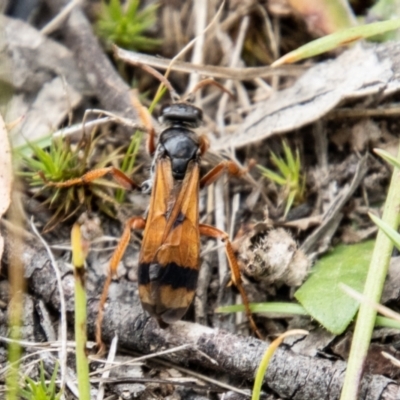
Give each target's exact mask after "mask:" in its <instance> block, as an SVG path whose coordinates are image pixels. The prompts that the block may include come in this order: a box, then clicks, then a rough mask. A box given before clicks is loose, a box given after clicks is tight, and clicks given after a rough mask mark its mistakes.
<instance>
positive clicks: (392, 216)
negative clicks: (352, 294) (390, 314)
mask: <svg viewBox="0 0 400 400" xmlns="http://www.w3.org/2000/svg"><path fill="white" fill-rule="evenodd" d="M397 159H400V149H399V152H398V155H397ZM398 180H399V169H397V168H395V169H394V170H393V174H392V179H391V182H390V187H389V192H388V195H387V199H386V203H385V207H384V211H383V216H382V220H383V221H385V222H386V223H387V224H389V225H390V226H391V227H392V228H393V229H397V227H398V225H399V205H400V185H399V184H398ZM392 250H393V242H392V241H391V240H390V239H389V238H388V237H387V236H386V235H385V233H384V232H383V231H382V230H379V231H378V234H377V237H376V242H375V247H374V251H373V253H372V258H371V263H370V268H369V271H368V276H367V280H366V282H365V287H364V296H366V297H367V298H368V299H370V300H371V301H373V302H376V303H379V301H380V298H381V295H382V290H383V285H384V283H385V279H386V275H387V270H388V267H389V262H390V258H391V255H392ZM349 267H351V266H349ZM375 319H376V310H375V309H373V308H372V307H371V306H370V305H369V304H367V303H362V304H361V305H360V310H359V312H358V316H357V321H356V326H355V330H354V335H353V340H352V344H351V350H350V356H349V361H348V364H347V371H346V376H345V380H344V384H343V389H342V394H341V397H340V399H341V400H356V399H357V394H358V388H359V383H360V380H361V376H362V373H363V367H364V362H365V359H366V357H367V353H368V347H369V343H370V340H371V336H372V331H373V328H374V325H375Z"/></svg>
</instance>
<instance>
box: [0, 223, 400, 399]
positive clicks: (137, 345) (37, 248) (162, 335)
mask: <svg viewBox="0 0 400 400" xmlns="http://www.w3.org/2000/svg"><path fill="white" fill-rule="evenodd" d="M0 230H1V233H2V234H3V236H4V238H5V255H6V257H5V261H7V260H8V259H9V258H10V257H11V256H12V255H13V253H15V251H16V248H14V243H15V240H14V238H15V235H16V234H18V235H23V236H24V239H25V248H24V252H23V254H22V258H23V262H24V265H25V271H26V277H27V279H28V280H29V285H30V289H31V291H32V292H33V293H35V294H36V295H37V296H40V297H41V298H43V299H44V301H45V302H47V303H48V304H50V305H51V306H52V307H53V308H55V309H57V310H58V309H59V304H60V301H59V295H58V293H59V292H58V290H57V283H56V278H55V276H54V274H53V271H52V268H51V263H50V260H49V258H48V255H47V253H46V251H45V249H44V248H43V247H42V246H41V245H40V244H39V243H38V241H37V240H36V239H35V238H33V237H31V236H30V235H27V234H23V233H21V232H15V230H14V229H13V228H12V227H10V225H9V224H5V223H4V224H2V225H1V227H0ZM14 256H15V254H14ZM59 268H60V270H61V272H62V273H63V286H64V291H65V296H66V303H67V309H68V311H70V315H71V316H72V310H73V275H72V271H71V270H70V269H69V268H68V266H67V265H66V264H64V263H63V262H62V261H59ZM88 278H89V279H88V284H87V287H88V316H89V320H88V327H89V330H90V334H91V335H92V336H93V333H94V322H95V318H96V315H97V310H98V297H99V291H98V288H99V287H100V284H99V282H98V278H96V277H95V274H94V273H92V271H89V276H88ZM96 279H97V281H96ZM136 289H137V288H136V284H134V283H132V282H130V283H128V284H127V282H126V281H124V280H122V279H121V281H120V282H118V283H117V282H114V283H113V284H112V287H111V289H110V301H109V302H108V304H107V307H106V311H105V317H104V324H103V339H104V340H105V341H111V339H112V338H113V336H114V334H115V333H116V332H117V333H118V336H119V343H120V344H121V346H124V347H127V348H129V349H130V350H136V351H139V352H141V353H145V354H147V353H153V352H156V351H160V350H165V349H168V348H171V347H176V346H180V345H183V344H190V345H191V346H190V348H188V349H184V350H182V351H180V352H178V353H174V354H170V355H166V356H165V357H164V358H165V359H167V360H169V361H171V362H173V363H176V364H180V365H186V366H187V365H196V366H201V367H203V368H207V369H212V370H218V371H223V372H224V373H226V374H229V375H230V376H231V377H232V378H241V379H245V380H248V381H253V379H254V374H255V371H256V369H257V367H258V364H259V362H260V360H261V358H262V355H263V354H264V352H265V349H266V347H267V345H268V344H267V343H265V342H263V341H260V340H258V339H255V338H252V337H241V336H238V335H234V334H231V333H227V332H224V331H222V330H218V329H212V328H208V327H205V326H202V325H199V324H194V323H189V322H178V323H176V324H174V325H172V326H170V327H169V328H168V329H165V330H163V329H160V328H158V326H157V324H156V322H155V321H154V320H153V319H152V318H150V317H148V316H147V315H146V314H144V313H143V311H142V309H141V307H140V305H139V301H138V299H137V295H136V293H137V290H136ZM116 296H118V298H116ZM345 368H346V364H345V363H344V362H342V361H335V362H333V361H331V360H326V359H322V358H316V357H307V356H303V355H299V354H296V353H294V352H292V351H291V350H288V349H285V348H281V349H278V350H277V352H276V353H275V355H274V357H273V359H272V361H271V364H270V366H269V368H268V371H267V374H266V377H265V385H264V387H265V388H266V389H269V390H271V391H273V392H274V393H276V394H278V395H279V396H280V397H281V398H282V399H289V398H290V399H294V400H315V399H321V400H322V399H323V400H327V399H331V400H333V399H339V396H340V389H341V387H342V383H343V377H344V371H345ZM399 396H400V387H399V385H397V384H396V383H395V382H394V381H392V380H390V379H388V378H385V377H383V376H380V375H366V376H364V379H363V381H362V387H361V390H360V397H359V398H360V399H362V400H383V399H385V400H395V399H397V398H399Z"/></svg>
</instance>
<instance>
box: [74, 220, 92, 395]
mask: <svg viewBox="0 0 400 400" xmlns="http://www.w3.org/2000/svg"><path fill="white" fill-rule="evenodd" d="M71 245H72V263H73V265H74V276H75V341H76V370H77V375H78V388H79V398H80V399H81V400H90V382H89V363H88V359H87V355H86V341H87V333H86V320H87V319H86V318H87V316H86V291H85V250H84V249H83V246H82V240H81V231H80V226H79V225H78V224H74V226H73V228H72V232H71Z"/></svg>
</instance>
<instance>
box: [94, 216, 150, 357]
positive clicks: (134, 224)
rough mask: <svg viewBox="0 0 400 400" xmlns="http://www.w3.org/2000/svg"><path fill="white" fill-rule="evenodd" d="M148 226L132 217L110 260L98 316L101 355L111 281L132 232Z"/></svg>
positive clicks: (97, 336) (140, 218)
mask: <svg viewBox="0 0 400 400" xmlns="http://www.w3.org/2000/svg"><path fill="white" fill-rule="evenodd" d="M145 226H146V220H145V219H144V218H142V217H132V218H129V219H128V221H126V223H125V228H124V232H123V233H122V236H121V239H120V240H119V243H118V246H117V248H116V249H115V250H114V254H113V255H112V257H111V260H110V267H109V271H108V275H107V279H106V281H105V283H104V287H103V292H102V294H101V298H100V304H99V313H98V315H97V320H96V343H97V346H98V349H99V353H100V354H101V353H103V350H104V344H103V341H102V339H101V325H102V323H103V317H104V304H105V303H106V301H107V297H108V289H109V287H110V284H111V280H112V278H113V276H114V274H115V272H116V271H117V268H118V264H119V262H120V261H121V259H122V257H123V256H124V254H125V250H126V248H127V247H128V244H129V240H130V238H131V230H132V229H144V228H145Z"/></svg>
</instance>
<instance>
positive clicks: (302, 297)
mask: <svg viewBox="0 0 400 400" xmlns="http://www.w3.org/2000/svg"><path fill="white" fill-rule="evenodd" d="M373 246H374V241H368V242H363V243H358V244H355V245H351V246H346V245H340V246H337V247H336V248H335V249H334V250H333V251H332V252H331V253H330V254H328V255H326V256H325V257H323V258H321V260H319V261H318V262H317V263H316V265H315V267H314V271H313V273H312V275H311V276H310V278H309V279H308V280H307V281H306V282H305V283H304V284H303V286H302V287H301V288H300V289H299V290H298V291H297V292H296V293H295V297H296V299H297V300H298V301H299V302H300V304H301V305H302V306H303V307H304V308H305V309H306V310H307V312H308V313H309V314H310V315H311V316H312V317H313V318H314V319H316V320H317V321H318V322H319V323H321V324H322V325H323V326H324V327H325V328H326V329H327V330H328V331H330V332H332V333H334V334H336V335H340V334H341V333H343V332H344V330H345V329H346V328H347V326H348V325H349V324H350V322H351V321H352V320H353V318H354V316H355V314H356V312H357V310H358V306H359V304H358V302H357V301H356V300H354V299H352V298H350V297H349V296H348V295H346V294H345V293H344V292H343V291H342V290H340V289H339V287H338V284H339V283H344V284H346V285H348V286H350V287H351V288H353V289H354V290H357V291H359V292H362V291H363V287H364V283H365V279H366V276H367V272H368V267H369V262H370V259H371V254H372V249H373Z"/></svg>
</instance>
